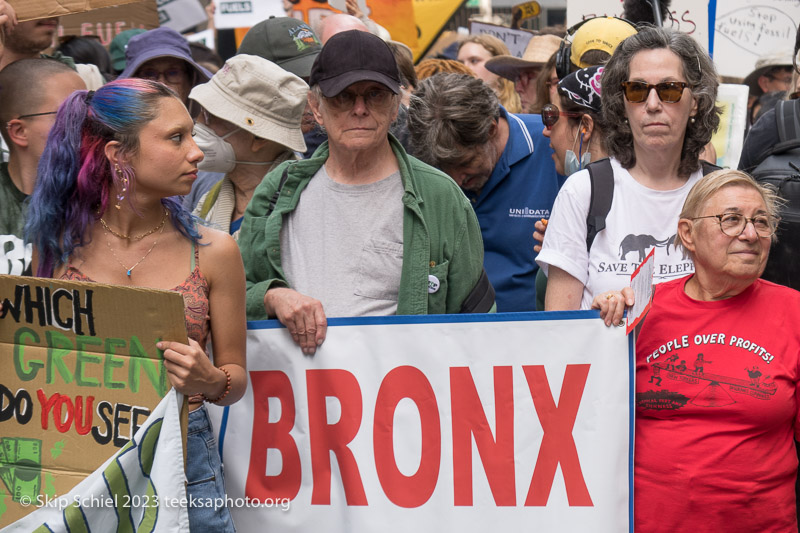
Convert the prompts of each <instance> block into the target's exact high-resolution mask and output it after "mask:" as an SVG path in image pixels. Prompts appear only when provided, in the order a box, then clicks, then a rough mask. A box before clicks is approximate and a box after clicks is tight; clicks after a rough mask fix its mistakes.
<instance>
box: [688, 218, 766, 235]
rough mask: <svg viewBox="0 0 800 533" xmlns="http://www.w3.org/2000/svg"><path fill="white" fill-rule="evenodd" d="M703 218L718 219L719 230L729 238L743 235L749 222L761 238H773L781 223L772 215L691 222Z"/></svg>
mask: <svg viewBox="0 0 800 533" xmlns="http://www.w3.org/2000/svg"><path fill="white" fill-rule="evenodd" d="M701 218H716V219H717V221H718V222H719V229H721V230H722V233H724V234H725V235H727V236H728V237H738V236H739V235H741V234H742V233H743V232H744V229H745V228H746V227H747V223H748V222H752V223H753V228H755V230H756V233H757V234H758V236H759V237H772V235H773V234H774V233H775V231H777V229H778V223H779V222H780V221H781V219H780V218H779V217H775V216H772V215H756V216H754V217H753V218H748V217H746V216H744V215H740V214H739V213H723V214H721V215H707V216H704V217H694V218H692V219H691V220H699V219H701Z"/></svg>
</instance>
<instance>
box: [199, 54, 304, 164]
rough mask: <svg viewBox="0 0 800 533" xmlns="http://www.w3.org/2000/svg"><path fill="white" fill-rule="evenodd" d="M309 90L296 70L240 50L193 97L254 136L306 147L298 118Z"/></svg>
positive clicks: (289, 146) (206, 107) (212, 112)
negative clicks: (240, 52)
mask: <svg viewBox="0 0 800 533" xmlns="http://www.w3.org/2000/svg"><path fill="white" fill-rule="evenodd" d="M307 94H308V85H306V83H305V82H304V81H303V80H301V79H300V78H298V77H297V76H295V75H294V74H292V73H290V72H288V71H286V70H284V69H282V68H281V67H279V66H278V65H276V64H275V63H273V62H271V61H269V60H267V59H264V58H263V57H259V56H251V55H248V54H239V55H235V56H233V57H231V58H230V59H228V61H226V62H225V65H223V67H222V68H221V69H219V72H217V73H216V74H214V77H212V78H211V81H209V82H208V83H204V84H202V85H198V86H196V87H195V88H194V89H192V92H191V93H189V98H191V99H192V100H194V101H195V102H197V103H199V104H200V105H202V106H203V107H204V108H205V109H206V111H208V112H209V113H211V114H212V115H214V116H216V117H219V118H221V119H223V120H227V121H228V122H231V123H233V124H236V125H237V126H239V127H240V128H242V129H243V130H246V131H249V132H250V133H252V134H253V135H255V136H256V137H260V138H262V139H267V140H270V141H273V142H276V143H278V144H282V145H284V146H286V147H288V148H290V149H292V150H294V151H295V152H305V151H306V143H305V141H304V140H303V133H302V132H301V131H300V122H301V121H302V119H303V110H304V109H305V106H306V96H307Z"/></svg>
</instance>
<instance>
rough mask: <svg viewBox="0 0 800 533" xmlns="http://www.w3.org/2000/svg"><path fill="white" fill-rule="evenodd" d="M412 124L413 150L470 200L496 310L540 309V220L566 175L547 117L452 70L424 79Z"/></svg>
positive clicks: (410, 115) (411, 109)
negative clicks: (520, 109)
mask: <svg viewBox="0 0 800 533" xmlns="http://www.w3.org/2000/svg"><path fill="white" fill-rule="evenodd" d="M408 127H409V132H410V134H411V151H412V153H413V154H414V155H415V156H416V157H418V158H420V159H422V160H423V161H425V162H426V163H428V164H430V165H433V166H435V167H437V168H440V169H441V170H443V171H444V172H446V173H447V174H449V175H450V177H452V178H453V180H455V182H456V183H458V185H459V186H460V187H461V188H462V189H463V190H464V192H465V193H466V195H467V197H468V198H469V199H470V201H471V202H472V206H473V208H474V209H475V214H476V215H477V216H478V221H479V222H480V226H481V233H482V235H483V245H484V266H485V268H486V272H487V274H488V275H489V280H490V281H491V282H492V285H493V286H494V288H495V291H496V293H497V295H496V302H497V311H498V312H515V311H535V310H536V287H535V280H536V272H537V270H538V266H537V265H536V261H535V259H536V253H535V252H534V251H533V246H534V244H535V242H534V240H533V231H534V224H535V222H536V221H537V220H541V219H547V218H549V217H550V210H551V208H552V207H553V201H554V200H555V198H556V194H558V190H559V189H560V188H561V185H562V184H563V183H564V179H565V177H564V176H560V175H558V174H557V173H556V170H555V165H554V164H553V159H552V157H551V155H552V153H553V150H552V149H551V148H550V143H549V140H548V139H546V138H545V137H544V136H543V135H542V120H541V117H540V116H539V115H514V114H512V113H508V112H507V111H506V110H505V109H503V107H502V106H501V105H500V103H499V101H498V100H497V97H496V96H495V94H494V92H493V91H492V89H491V88H490V87H488V86H487V85H486V84H484V83H483V82H482V81H481V80H479V79H476V78H472V77H470V76H466V75H462V74H446V75H438V76H433V77H431V78H428V79H426V80H424V81H422V82H420V85H419V86H418V87H417V89H416V90H415V92H414V95H413V96H412V98H411V105H410V106H409V110H408Z"/></svg>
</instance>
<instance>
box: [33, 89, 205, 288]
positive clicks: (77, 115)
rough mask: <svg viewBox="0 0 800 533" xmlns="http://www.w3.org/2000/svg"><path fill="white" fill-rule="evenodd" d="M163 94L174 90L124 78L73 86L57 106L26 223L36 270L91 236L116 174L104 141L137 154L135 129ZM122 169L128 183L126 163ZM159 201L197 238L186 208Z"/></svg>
mask: <svg viewBox="0 0 800 533" xmlns="http://www.w3.org/2000/svg"><path fill="white" fill-rule="evenodd" d="M162 98H177V95H176V94H175V93H174V92H173V91H172V90H171V89H170V88H168V87H166V86H165V85H162V84H160V83H156V82H153V81H149V80H143V79H138V78H127V79H122V80H116V81H112V82H110V83H108V84H106V85H104V86H103V87H101V88H100V89H98V90H97V91H96V92H94V93H89V92H87V91H75V92H74V93H73V94H72V95H71V96H69V97H68V98H67V99H66V100H65V101H64V103H63V104H61V107H59V108H58V114H57V115H56V121H55V124H54V125H53V128H52V129H51V130H50V135H49V137H48V138H47V145H46V146H45V149H44V153H43V154H42V157H41V159H40V160H39V169H38V177H37V181H36V188H35V189H34V191H33V195H32V197H31V202H30V210H29V212H28V219H27V222H26V224H25V240H26V241H27V242H32V243H33V245H34V247H35V248H36V249H37V251H38V253H39V267H38V269H37V271H36V275H37V276H41V277H51V276H52V275H53V271H54V270H55V268H56V267H57V266H58V265H60V264H63V263H66V262H67V261H68V259H69V256H70V255H71V254H72V252H73V251H74V250H75V249H76V248H79V247H81V246H84V245H86V244H87V243H88V242H89V230H90V228H91V227H92V224H94V223H95V222H97V220H98V219H99V218H100V214H101V213H103V212H105V210H106V208H107V207H108V204H109V197H110V195H111V191H112V186H113V183H114V180H115V179H118V178H116V173H115V172H113V170H112V168H111V163H110V162H109V161H108V159H107V158H106V155H105V146H106V144H108V142H109V141H117V142H119V143H120V153H121V154H122V155H123V156H126V155H133V154H134V153H136V150H137V149H138V148H139V132H140V131H141V129H142V127H144V126H145V125H146V124H147V123H149V122H150V121H152V120H153V119H155V118H156V116H157V114H158V109H159V106H158V101H159V100H160V99H162ZM122 172H123V174H124V175H125V176H127V177H128V179H129V182H130V184H131V186H133V184H134V179H135V176H134V174H133V171H132V169H130V168H125V169H122ZM129 189H130V187H129ZM130 196H131V195H130V194H129V195H128V198H129V201H130ZM161 203H162V204H163V205H164V207H166V208H167V209H168V210H169V213H170V218H171V219H172V223H173V225H174V226H175V227H176V228H177V229H178V231H180V232H181V233H182V234H183V235H184V236H185V237H186V238H188V239H190V240H191V241H192V242H194V243H197V242H198V241H199V240H200V238H201V237H200V234H199V233H198V231H197V229H196V227H195V219H194V217H192V215H191V214H190V213H189V211H187V210H186V208H184V207H183V206H182V205H181V203H180V202H179V201H177V200H175V199H173V198H163V199H162V200H161Z"/></svg>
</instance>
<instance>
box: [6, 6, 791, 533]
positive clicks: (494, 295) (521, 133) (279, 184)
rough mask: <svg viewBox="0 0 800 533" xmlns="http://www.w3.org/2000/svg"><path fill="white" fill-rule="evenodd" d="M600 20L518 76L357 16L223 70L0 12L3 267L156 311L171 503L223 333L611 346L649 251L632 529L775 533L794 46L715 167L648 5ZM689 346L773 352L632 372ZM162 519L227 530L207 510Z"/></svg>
mask: <svg viewBox="0 0 800 533" xmlns="http://www.w3.org/2000/svg"><path fill="white" fill-rule="evenodd" d="M12 3H13V2H12ZM638 4H642V5H644V6H646V7H644V8H643V7H642V6H640V5H638ZM655 4H656V5H658V3H657V2H656V3H655ZM666 4H668V2H666ZM624 5H625V6H627V10H626V11H625V13H623V14H622V15H621V16H620V17H606V16H602V17H595V18H590V19H587V20H585V21H582V22H581V23H579V24H578V25H576V26H573V27H572V28H569V29H566V30H565V28H563V26H562V27H553V28H546V29H545V30H542V31H538V32H535V35H533V37H532V38H531V39H530V41H529V43H528V45H527V47H526V48H525V50H524V53H523V54H522V57H516V56H514V55H512V54H511V53H510V52H509V49H508V48H507V47H506V45H505V44H504V43H503V42H502V41H501V40H500V39H498V38H496V37H493V36H491V35H488V34H480V35H471V36H469V37H466V38H461V39H460V40H459V41H458V42H457V43H456V45H455V46H452V47H449V48H447V49H444V50H441V51H440V53H439V55H438V56H436V57H426V58H423V59H422V60H420V61H419V62H418V63H417V64H416V65H415V64H414V59H413V55H412V52H411V50H410V49H409V47H408V46H406V45H405V44H403V43H401V42H398V41H394V40H392V37H391V35H390V34H389V32H388V31H387V30H386V29H385V28H383V27H381V26H380V25H378V24H376V23H375V22H374V21H372V20H370V19H369V18H368V17H366V16H365V15H364V14H363V13H362V12H361V11H360V10H359V9H358V8H357V6H355V3H354V2H348V11H350V13H349V14H348V13H339V14H332V15H330V16H328V17H326V18H324V19H323V20H322V21H321V22H320V23H319V24H317V25H314V27H312V26H310V25H308V24H306V23H305V22H303V21H300V20H297V19H295V18H292V17H290V16H287V17H271V18H269V19H267V20H263V21H260V22H257V23H255V24H254V25H253V26H252V27H251V28H250V29H249V31H248V32H247V34H246V35H245V36H244V38H243V39H242V41H241V43H240V45H239V47H238V50H237V53H236V55H233V56H232V57H229V58H227V59H226V60H224V61H223V59H222V58H220V57H219V55H218V54H217V53H216V52H215V51H214V50H211V49H208V48H205V47H203V46H197V45H192V46H190V43H189V42H188V41H187V40H186V38H185V37H184V36H183V35H181V34H180V33H178V32H176V31H174V30H172V29H170V28H168V27H163V26H162V27H158V28H155V29H150V30H144V29H134V30H127V31H124V32H121V33H119V34H118V35H116V36H115V37H114V39H113V41H112V42H111V43H110V46H109V48H108V49H107V48H106V47H104V46H102V45H101V44H100V43H99V42H98V40H96V39H92V38H89V37H73V38H71V39H66V40H65V39H62V43H61V46H58V47H57V48H56V49H54V48H53V41H54V35H55V32H56V28H57V25H58V19H57V18H44V19H35V20H28V21H18V20H17V16H16V14H15V11H14V9H13V7H12V5H11V4H10V3H8V0H0V26H2V28H3V40H2V49H1V50H0V124H2V129H1V130H0V133H2V139H3V142H4V151H3V162H2V163H0V242H2V243H3V244H2V247H0V274H11V275H18V276H37V277H45V278H56V279H60V280H74V281H90V282H98V283H103V284H109V285H121V286H133V287H147V288H156V289H171V290H174V291H177V292H179V293H180V294H181V295H182V296H183V298H184V303H185V321H186V327H187V331H188V338H187V339H186V341H185V342H183V343H179V342H166V341H165V342H162V343H160V344H159V349H161V350H163V353H164V365H165V366H166V369H167V375H168V378H169V382H170V384H171V385H172V386H173V387H174V388H175V389H176V390H177V391H178V392H180V393H182V394H184V395H185V396H187V397H188V405H189V411H190V412H189V418H188V420H189V422H188V424H189V426H188V438H187V443H186V454H187V455H186V457H187V460H186V465H185V472H186V478H187V479H186V480H187V489H186V490H187V494H189V495H193V496H195V497H198V498H201V497H204V498H224V497H225V486H224V482H223V479H224V476H223V467H222V464H221V460H220V457H219V454H218V453H216V445H215V444H214V436H213V432H212V428H211V422H210V421H209V417H208V414H207V412H206V403H207V402H210V403H214V404H218V405H231V404H233V403H235V402H237V401H238V400H239V399H240V398H242V397H243V396H244V395H245V391H246V389H247V386H248V377H247V354H246V335H247V324H246V323H247V321H248V320H250V321H255V320H265V319H277V320H278V321H280V323H281V324H283V326H285V327H286V328H287V329H288V332H289V333H290V334H291V337H292V339H293V340H294V342H295V343H296V345H297V346H298V348H299V352H298V357H303V356H305V357H309V356H314V354H315V353H316V352H317V350H318V349H319V348H320V346H321V345H323V343H324V342H325V340H326V335H327V333H328V318H333V317H362V316H387V315H428V314H458V313H515V312H527V311H570V310H589V309H595V310H598V311H599V315H600V319H601V320H603V321H604V322H605V324H606V325H607V326H608V327H618V326H619V325H621V324H622V323H623V322H624V320H623V314H624V313H625V311H626V310H629V311H630V309H631V308H632V307H633V306H634V304H635V300H636V297H637V296H638V295H636V294H635V293H634V291H633V290H632V289H631V287H630V286H629V285H630V276H631V274H633V273H634V271H635V270H636V269H637V267H639V265H640V264H642V263H643V262H645V261H646V260H648V258H649V260H652V261H653V262H654V275H653V282H654V284H655V288H654V290H653V293H654V294H653V299H652V304H651V307H650V309H649V312H648V314H647V316H646V317H645V318H644V320H643V322H642V324H641V325H640V326H639V328H638V331H637V337H636V350H637V359H636V369H635V372H636V380H637V381H636V397H637V398H636V405H635V409H636V425H635V443H636V447H635V455H634V487H633V493H634V515H633V516H634V531H637V532H641V533H645V532H658V531H671V532H674V531H742V532H751V531H774V532H788V531H797V522H798V521H797V504H796V501H797V496H796V495H797V491H796V488H795V484H796V478H797V472H798V459H797V458H798V454H797V453H796V445H795V440H796V439H798V438H800V404H799V403H798V402H800V400H799V399H800V329H798V327H797V326H796V325H797V324H798V323H800V293H798V292H797V291H796V290H795V289H797V288H800V273H797V275H795V272H796V271H795V270H794V268H795V267H794V266H793V265H794V264H795V263H796V262H797V257H796V256H795V248H794V241H793V239H795V238H796V237H794V235H796V234H797V233H796V232H797V231H800V227H797V220H798V219H797V218H792V217H791V216H786V215H783V213H791V212H792V211H793V210H794V209H796V208H797V205H796V204H795V202H796V201H798V200H800V198H794V197H783V198H782V197H781V194H782V192H783V191H782V190H778V188H776V187H775V186H773V185H772V183H776V182H779V180H777V178H775V176H786V175H787V172H788V173H789V174H791V172H792V170H791V169H794V170H795V171H797V172H796V174H795V175H797V174H800V169H798V167H797V166H795V163H796V164H797V165H800V162H795V163H792V158H791V157H790V155H791V150H789V151H788V152H785V153H784V152H780V151H779V150H775V147H776V146H778V145H779V144H781V143H786V142H789V141H792V140H794V141H800V127H799V126H798V125H800V106H795V105H794V104H793V102H797V100H795V98H797V97H798V95H800V80H799V78H800V75H798V73H800V70H798V67H797V54H798V48H799V47H800V31H798V33H797V39H796V42H786V43H785V47H784V49H782V50H779V51H776V52H774V53H771V54H769V55H767V56H764V57H763V58H762V59H760V60H759V63H758V64H757V68H756V69H755V70H754V71H753V72H752V73H751V74H750V75H748V76H747V77H746V78H744V80H742V81H741V83H742V84H744V85H746V86H747V87H748V90H749V98H748V103H747V106H748V107H747V125H746V128H747V131H746V132H745V133H746V137H745V140H744V145H743V150H742V155H741V160H740V162H739V164H738V168H735V167H734V168H722V167H720V166H717V164H716V163H717V155H716V150H715V147H714V144H712V136H713V135H714V133H715V132H716V131H717V130H718V128H719V127H720V123H721V115H722V112H723V110H722V108H721V107H720V105H719V102H718V90H719V87H720V76H719V75H718V74H717V70H716V68H715V64H714V62H713V61H712V58H711V57H710V56H709V55H708V52H707V51H706V50H705V49H704V48H703V47H702V46H701V45H699V44H698V43H697V41H696V40H695V39H693V38H692V37H691V36H689V35H688V34H686V33H681V32H680V31H676V30H673V29H670V28H669V24H668V23H667V22H668V18H669V12H668V8H667V7H666V6H662V7H663V9H662V10H661V11H660V12H654V11H653V10H651V9H650V4H649V3H647V2H633V1H628V0H626V1H625V2H624ZM662 20H663V21H664V23H663V25H659V24H658V22H660V21H662ZM298 43H302V46H299V45H298ZM109 52H110V53H109ZM787 124H788V125H787ZM792 124H794V126H792ZM796 145H797V146H800V142H798V143H797V144H796ZM782 146H785V145H782ZM787 153H788V154H789V155H786V154H787ZM782 154H783V155H782ZM781 157H783V159H780V158H781ZM798 158H800V153H799V155H798ZM770 162H771V164H772V166H768V165H767V166H766V167H765V164H767V163H770ZM776 180H777V181H776ZM651 256H652V257H651ZM768 260H769V267H768V266H767V265H768ZM765 269H766V274H765ZM6 296H7V295H0V302H1V301H2V298H4V297H6ZM689 331H692V332H713V331H725V332H728V331H735V332H736V335H737V336H738V337H739V338H740V339H739V340H740V344H741V339H748V342H750V343H752V345H754V346H755V345H757V346H767V345H769V346H771V348H770V354H771V355H770V357H774V358H775V359H776V362H773V363H772V364H771V365H770V367H769V372H771V375H766V376H765V375H764V373H765V372H766V370H765V366H764V365H761V368H759V367H758V366H756V365H754V364H753V363H752V361H751V359H744V358H741V357H740V356H739V354H738V352H736V353H733V349H732V348H731V349H729V350H727V351H726V350H725V346H724V345H722V346H721V347H719V349H718V350H717V351H716V352H708V354H707V355H706V356H704V354H702V353H700V354H699V355H698V357H697V360H696V361H692V360H685V359H681V358H679V357H678V356H677V355H675V356H673V357H672V358H666V357H665V356H662V357H661V358H658V357H651V356H652V355H657V354H658V353H659V350H660V349H661V347H662V345H664V344H665V343H666V342H668V341H671V340H672V339H676V338H680V337H681V335H683V334H684V333H685V332H689ZM720 335H723V334H722V333H720ZM728 335H730V334H728ZM721 338H722V337H721ZM211 351H213V362H212V359H211V358H209V355H208V354H209V352H211ZM728 352H731V353H728ZM661 353H662V354H663V353H664V352H663V351H662V352H661ZM301 354H302V355H301ZM768 355H769V354H768ZM764 361H767V359H764ZM758 362H759V363H760V362H761V361H758ZM742 368H744V374H745V375H744V376H741V379H739V378H737V379H738V380H739V381H742V380H744V381H747V382H748V383H749V385H748V386H750V387H753V388H757V389H758V390H762V391H764V394H766V395H768V396H769V400H768V401H762V400H761V399H755V398H750V397H748V398H746V399H744V400H739V401H737V402H733V403H731V404H726V403H725V402H724V401H720V399H719V398H709V399H708V401H707V402H706V403H705V404H702V403H697V402H693V403H692V404H691V405H686V406H685V407H681V406H679V405H677V404H675V405H676V406H674V407H673V408H670V409H664V407H663V405H661V406H656V405H655V403H654V402H655V400H652V399H653V398H655V397H657V396H658V395H659V394H661V393H662V392H666V391H661V379H662V378H661V377H660V376H661V375H662V372H667V371H671V372H674V373H677V374H680V375H685V376H686V377H687V380H686V381H687V383H688V382H690V381H691V380H694V382H695V383H696V382H697V380H704V379H706V380H709V381H714V382H720V381H722V382H724V381H725V380H726V379H733V378H727V377H725V376H740V375H741V374H743V371H742ZM709 376H711V377H709ZM744 381H743V382H744ZM737 383H738V381H737ZM685 386H687V387H688V386H690V385H685ZM687 394H688V393H687ZM209 479H212V480H215V481H214V482H211V483H209V482H207V480H209ZM189 522H190V526H191V529H192V531H235V527H234V524H233V519H232V517H231V515H230V513H229V512H228V509H227V508H226V507H224V506H222V507H221V508H218V509H213V508H202V509H190V510H189Z"/></svg>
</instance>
